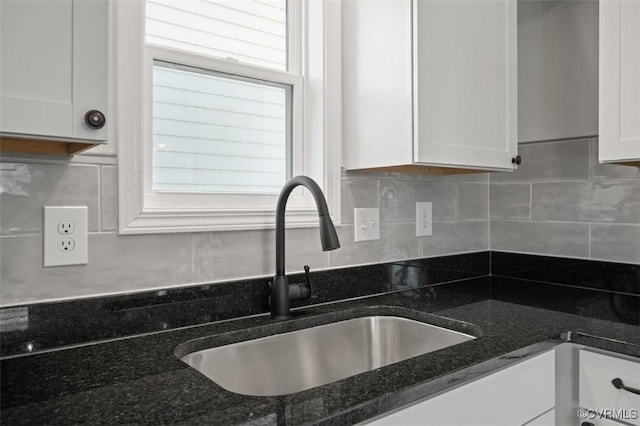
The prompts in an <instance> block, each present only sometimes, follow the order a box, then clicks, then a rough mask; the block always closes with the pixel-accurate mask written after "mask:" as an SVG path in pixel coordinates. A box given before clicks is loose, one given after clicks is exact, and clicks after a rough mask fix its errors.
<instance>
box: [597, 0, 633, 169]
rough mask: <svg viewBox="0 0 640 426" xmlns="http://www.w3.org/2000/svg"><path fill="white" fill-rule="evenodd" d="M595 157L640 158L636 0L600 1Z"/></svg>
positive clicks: (620, 159) (612, 158) (630, 159)
mask: <svg viewBox="0 0 640 426" xmlns="http://www.w3.org/2000/svg"><path fill="white" fill-rule="evenodd" d="M599 107H600V111H599V146H600V150H599V157H600V161H601V162H628V161H639V160H640V0H607V1H601V2H600V89H599Z"/></svg>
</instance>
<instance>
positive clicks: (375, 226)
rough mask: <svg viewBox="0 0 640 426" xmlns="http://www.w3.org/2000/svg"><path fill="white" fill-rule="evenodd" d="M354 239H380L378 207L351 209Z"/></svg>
mask: <svg viewBox="0 0 640 426" xmlns="http://www.w3.org/2000/svg"><path fill="white" fill-rule="evenodd" d="M353 218H354V222H355V223H354V226H353V227H354V230H355V236H354V238H355V241H356V242H358V241H370V240H379V239H380V209H378V208H371V209H353Z"/></svg>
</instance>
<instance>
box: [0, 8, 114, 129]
mask: <svg viewBox="0 0 640 426" xmlns="http://www.w3.org/2000/svg"><path fill="white" fill-rule="evenodd" d="M0 15H1V25H0V40H1V41H0V43H1V50H0V52H1V53H0V54H1V61H0V108H1V111H2V114H0V132H2V133H5V134H7V133H9V134H17V135H21V136H33V137H36V138H38V137H44V138H46V137H49V138H60V139H65V140H71V139H81V140H92V141H102V140H106V127H105V128H102V129H99V130H92V129H89V128H88V127H87V126H86V125H85V124H84V114H85V113H86V112H87V111H88V110H91V109H96V110H100V111H102V112H103V113H105V114H106V112H107V66H108V58H107V56H108V27H107V26H108V2H107V0H92V1H79V0H57V1H47V0H30V1H21V0H3V1H2V2H1V3H0Z"/></svg>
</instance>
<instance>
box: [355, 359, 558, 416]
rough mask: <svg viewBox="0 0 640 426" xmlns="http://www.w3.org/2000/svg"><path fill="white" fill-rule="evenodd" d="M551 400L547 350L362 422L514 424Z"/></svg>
mask: <svg viewBox="0 0 640 426" xmlns="http://www.w3.org/2000/svg"><path fill="white" fill-rule="evenodd" d="M554 406H555V351H553V350H552V351H549V352H546V353H544V354H542V355H538V356H536V357H535V358H532V359H530V360H527V361H524V362H522V363H519V364H516V365H514V366H512V367H508V368H506V369H504V370H500V371H498V372H496V373H493V374H490V375H489V376H487V377H484V378H481V379H478V380H476V381H474V382H471V383H469V384H467V385H464V386H461V387H459V388H457V389H454V390H451V391H449V392H445V393H443V394H441V395H438V396H436V397H434V398H431V399H427V400H426V401H424V402H419V403H417V404H415V405H412V406H410V407H408V408H405V409H403V410H400V411H397V412H395V413H392V414H390V415H388V416H386V417H382V418H380V419H377V420H374V421H373V422H371V423H366V424H367V425H371V426H397V425H403V426H410V425H416V426H418V425H420V426H422V425H438V426H447V425H450V426H460V425H475V426H480V425H486V426H500V425H504V426H516V425H524V424H527V423H528V422H531V421H532V420H534V419H537V418H538V417H539V416H540V415H543V414H544V413H546V412H548V411H549V410H551V409H552V408H553V407H554ZM551 417H553V416H551ZM547 418H548V419H550V420H551V423H548V424H547V426H549V425H552V424H554V423H555V421H554V419H552V418H550V417H547Z"/></svg>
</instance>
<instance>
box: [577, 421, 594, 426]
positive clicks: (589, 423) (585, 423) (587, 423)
mask: <svg viewBox="0 0 640 426" xmlns="http://www.w3.org/2000/svg"><path fill="white" fill-rule="evenodd" d="M580 426H596V425H594V424H593V423H591V422H582V423H580Z"/></svg>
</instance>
